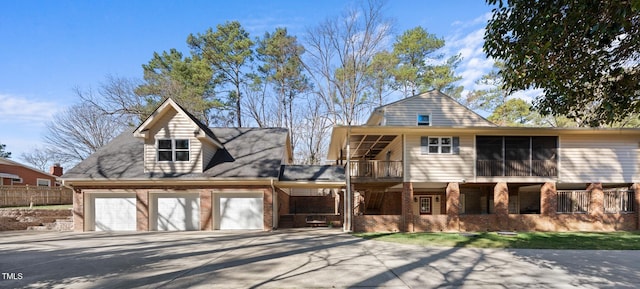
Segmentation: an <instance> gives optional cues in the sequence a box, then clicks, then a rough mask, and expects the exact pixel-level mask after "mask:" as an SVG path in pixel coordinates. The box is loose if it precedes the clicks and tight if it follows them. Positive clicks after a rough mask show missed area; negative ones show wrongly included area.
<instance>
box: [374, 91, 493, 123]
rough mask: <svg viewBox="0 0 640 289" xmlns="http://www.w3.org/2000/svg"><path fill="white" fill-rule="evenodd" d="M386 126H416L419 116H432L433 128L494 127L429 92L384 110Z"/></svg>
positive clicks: (465, 109) (448, 98) (442, 97)
mask: <svg viewBox="0 0 640 289" xmlns="http://www.w3.org/2000/svg"><path fill="white" fill-rule="evenodd" d="M384 110H385V112H384V117H385V122H384V125H387V126H394V125H395V126H415V125H417V117H418V115H419V114H428V115H431V119H430V121H431V126H493V124H492V123H491V122H489V121H487V120H485V119H484V118H482V117H481V116H480V115H478V114H476V113H474V112H473V111H471V110H469V109H467V108H465V107H464V106H462V105H461V104H459V103H458V102H456V101H455V100H453V99H451V98H450V97H448V96H446V95H443V94H441V93H439V92H435V91H434V92H427V93H424V94H421V95H419V96H415V97H411V98H407V99H405V100H401V101H398V102H396V103H393V104H390V105H388V106H386V107H385V108H384Z"/></svg>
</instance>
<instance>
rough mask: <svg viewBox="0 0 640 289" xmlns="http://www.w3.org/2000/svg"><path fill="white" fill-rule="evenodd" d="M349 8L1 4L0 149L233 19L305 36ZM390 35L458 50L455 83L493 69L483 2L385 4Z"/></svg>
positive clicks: (333, 3)
mask: <svg viewBox="0 0 640 289" xmlns="http://www.w3.org/2000/svg"><path fill="white" fill-rule="evenodd" d="M348 5H354V2H350V1H337V0H323V1H306V0H297V1H266V0H262V1H258V0H253V1H238V0H236V1H131V0H128V1H66V0H60V1H28V0H21V1H4V2H2V3H0V104H1V105H0V143H3V144H6V145H7V147H6V149H7V150H8V151H10V152H12V157H13V159H14V160H17V161H21V159H20V154H21V153H23V152H28V151H29V150H30V149H32V148H34V147H36V146H40V145H42V143H43V142H42V138H43V134H44V133H45V124H46V122H47V121H49V120H50V119H51V117H52V116H53V115H55V114H56V113H60V112H61V111H63V110H64V109H65V108H66V107H68V106H70V105H72V104H74V103H77V102H78V99H77V97H76V95H75V94H74V93H73V89H74V88H76V87H77V88H81V89H89V88H97V87H98V86H99V85H100V83H101V82H103V81H104V79H105V76H107V75H114V76H120V77H137V78H141V77H142V68H141V65H142V64H144V63H147V62H148V61H149V60H150V59H151V57H152V55H153V52H154V51H157V52H161V51H163V50H169V49H171V48H177V49H178V50H180V51H183V52H184V53H187V52H188V49H187V46H186V43H185V40H186V38H187V36H188V35H189V34H190V33H194V34H195V33H203V32H205V31H206V29H207V28H209V27H215V26H216V25H217V24H221V23H224V22H226V21H232V20H238V21H239V22H240V23H241V24H242V25H243V27H244V28H245V29H246V30H247V31H248V32H249V33H250V34H251V37H258V36H262V35H263V34H264V33H265V32H267V31H269V32H272V31H273V30H274V29H275V28H276V27H281V26H284V27H287V29H288V31H289V32H290V33H291V34H293V35H296V36H298V37H299V38H302V37H303V36H304V33H305V31H306V29H307V28H308V27H313V26H315V25H317V24H319V23H320V22H321V21H323V20H325V19H327V18H332V17H335V16H338V15H340V13H341V12H342V11H343V10H344V9H345V8H346V7H348ZM386 7H387V9H386V10H385V13H386V16H387V17H391V18H394V19H395V23H396V28H397V29H396V30H397V32H398V33H401V32H402V31H404V30H407V29H410V28H413V27H416V26H422V27H424V28H426V29H427V30H428V31H429V32H430V33H434V34H436V35H438V36H439V37H444V38H445V41H446V43H447V46H446V47H445V49H444V53H446V54H448V55H453V54H456V53H461V54H462V56H463V58H464V59H463V62H462V64H461V65H460V67H459V69H458V73H459V74H460V75H461V76H462V77H463V80H462V81H461V84H462V85H464V86H465V88H466V89H469V90H471V89H473V86H474V85H473V83H474V81H475V80H476V79H478V78H479V77H480V76H481V75H482V73H483V72H485V71H487V70H488V69H490V68H491V64H492V62H491V61H490V60H487V59H486V57H485V55H484V53H483V52H482V49H481V48H482V36H483V34H484V26H485V24H486V21H487V20H488V18H489V17H490V11H491V7H489V6H487V5H486V4H485V2H484V1H482V0H474V1H463V0H459V1H426V0H390V1H388V2H387V4H386Z"/></svg>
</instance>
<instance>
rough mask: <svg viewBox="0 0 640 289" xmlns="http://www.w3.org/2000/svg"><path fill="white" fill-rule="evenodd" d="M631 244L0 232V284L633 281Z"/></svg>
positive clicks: (311, 232)
mask: <svg viewBox="0 0 640 289" xmlns="http://www.w3.org/2000/svg"><path fill="white" fill-rule="evenodd" d="M639 264H640V251H560V250H497V249H463V248H425V247H420V246H413V245H399V244H393V243H385V242H379V241H367V240H362V239H359V238H355V237H352V236H350V235H348V234H343V233H341V232H340V231H337V230H329V229H301V230H282V231H277V232H273V233H271V232H143V233H98V232H88V233H69V232H67V233H64V232H52V233H39V232H35V233H34V232H22V231H21V232H2V233H0V273H2V274H1V275H0V288H21V287H24V288H39V287H44V288H374V287H375V288H377V287H383V288H639V287H640V265H639Z"/></svg>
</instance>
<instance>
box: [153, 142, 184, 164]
mask: <svg viewBox="0 0 640 289" xmlns="http://www.w3.org/2000/svg"><path fill="white" fill-rule="evenodd" d="M158 161H159V162H173V161H176V162H188V161H189V140H188V139H160V140H158Z"/></svg>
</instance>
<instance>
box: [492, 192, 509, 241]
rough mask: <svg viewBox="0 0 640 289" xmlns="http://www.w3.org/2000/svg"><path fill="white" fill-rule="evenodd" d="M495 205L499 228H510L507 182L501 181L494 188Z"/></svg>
mask: <svg viewBox="0 0 640 289" xmlns="http://www.w3.org/2000/svg"><path fill="white" fill-rule="evenodd" d="M493 206H494V210H493V211H494V213H495V214H496V217H497V220H498V223H497V224H496V225H497V229H498V230H508V229H509V187H508V186H507V183H505V182H499V183H497V184H496V186H495V187H494V188H493ZM490 227H492V226H490Z"/></svg>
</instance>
